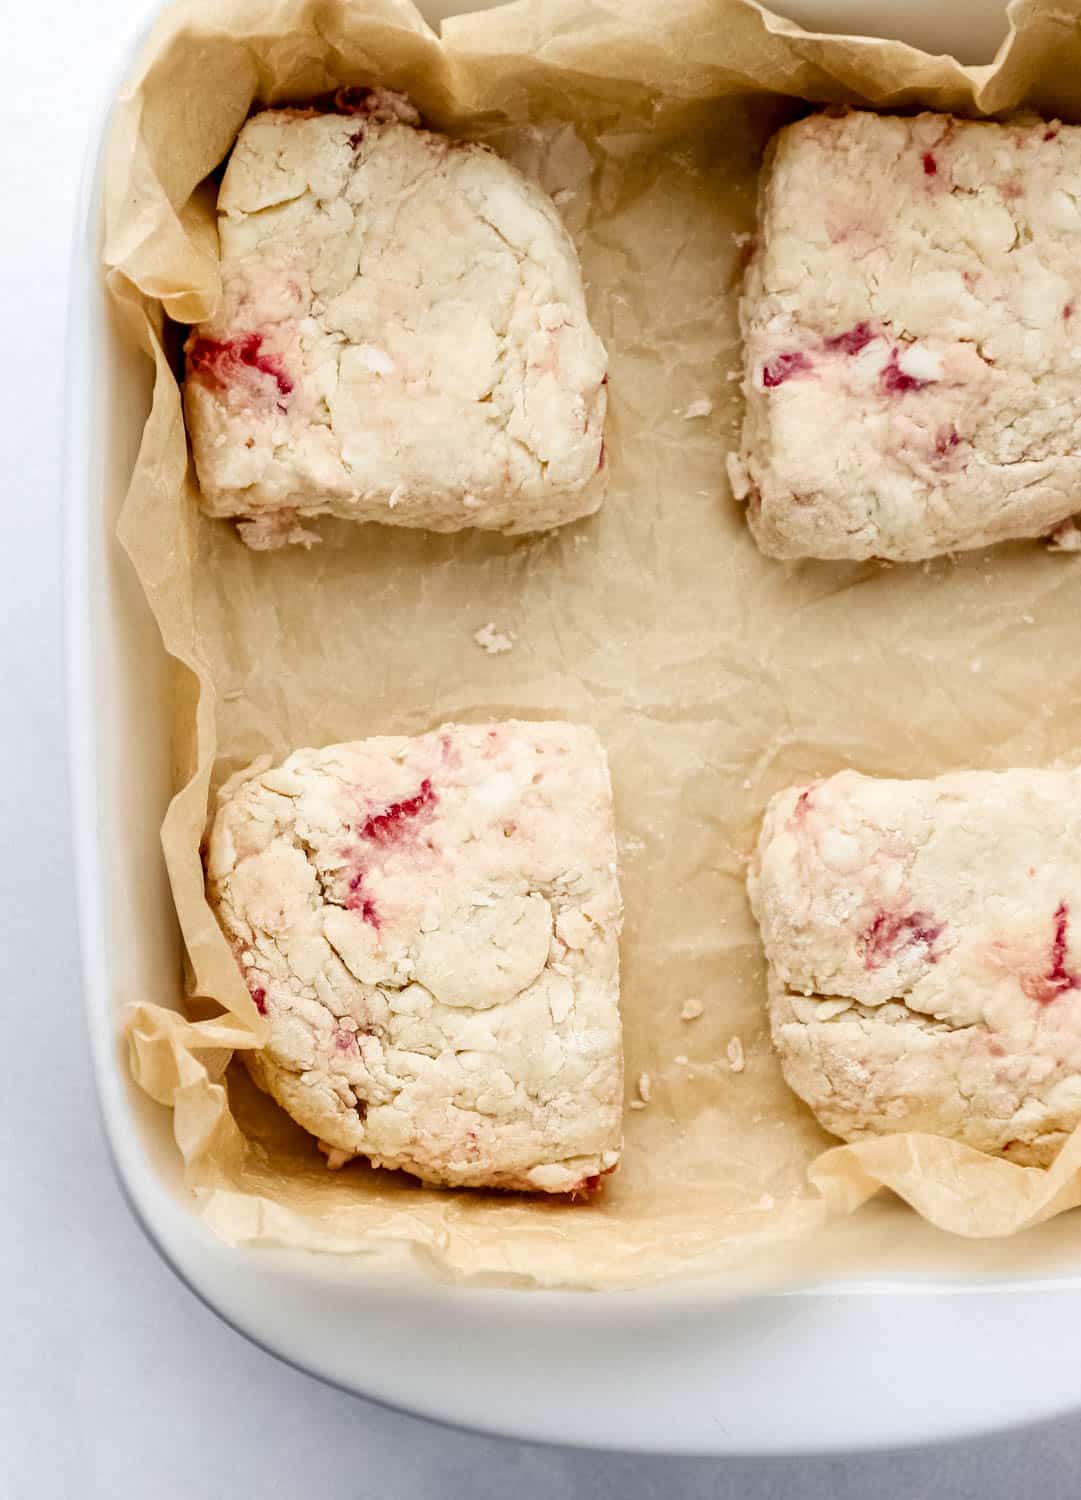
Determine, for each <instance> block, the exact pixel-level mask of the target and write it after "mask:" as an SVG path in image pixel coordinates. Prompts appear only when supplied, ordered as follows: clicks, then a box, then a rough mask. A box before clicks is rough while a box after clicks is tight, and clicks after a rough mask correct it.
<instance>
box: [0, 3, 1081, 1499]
mask: <svg viewBox="0 0 1081 1500" xmlns="http://www.w3.org/2000/svg"><path fill="white" fill-rule="evenodd" d="M142 8H143V7H142V3H141V0H96V3H95V4H88V3H86V0H82V3H77V0H53V3H52V4H51V5H49V6H45V5H41V4H39V5H38V6H36V7H28V8H27V9H26V10H25V11H24V12H23V14H22V15H21V16H19V17H13V16H7V15H6V16H5V21H6V23H7V25H6V27H5V31H6V39H7V46H8V55H7V61H8V72H9V77H10V78H12V79H13V80H14V83H13V84H9V86H8V87H7V89H6V90H5V92H4V95H3V96H2V98H0V121H2V128H0V184H2V186H3V189H4V196H3V200H2V201H3V203H4V210H3V215H4V226H3V227H4V235H3V239H2V241H0V276H2V287H3V306H4V311H5V325H6V330H7V338H6V357H5V358H4V360H3V363H2V364H0V387H2V391H0V395H2V398H3V399H2V405H0V410H2V411H3V414H4V415H3V419H2V421H0V472H2V473H3V476H4V484H5V493H4V527H3V547H2V548H0V577H2V585H3V593H2V597H3V599H4V603H5V609H4V614H3V620H4V626H5V628H4V630H3V632H2V636H0V673H2V678H0V680H2V681H3V683H4V686H5V689H6V702H7V704H8V705H9V709H8V713H9V723H13V722H14V721H15V718H16V716H17V718H18V722H19V723H20V725H21V726H23V727H22V728H21V729H20V732H19V733H18V734H17V735H15V734H11V733H9V734H8V735H6V736H4V737H3V738H2V741H0V756H2V780H0V785H2V786H3V796H4V809H5V818H4V823H3V827H4V834H5V837H4V842H3V852H2V854H0V912H3V914H4V916H3V929H4V930H3V938H4V941H3V947H2V952H3V963H4V970H5V973H4V978H5V985H4V1003H5V1005H6V1006H7V1008H8V1014H9V1015H10V1014H14V1013H15V1012H16V1011H18V1012H19V1013H20V1023H19V1029H20V1035H22V1036H25V1037H26V1038H27V1039H28V1041H27V1044H26V1045H24V1046H20V1048H19V1050H18V1051H17V1052H14V1053H12V1051H11V1048H10V1047H9V1049H8V1053H9V1055H8V1059H7V1067H6V1070H5V1075H4V1086H3V1089H2V1091H0V1123H2V1127H3V1128H2V1130H0V1189H2V1191H3V1200H2V1201H3V1202H4V1203H5V1205H6V1207H7V1213H6V1215H5V1229H6V1232H5V1233H3V1234H2V1235H0V1286H3V1288H4V1292H5V1295H4V1297H3V1300H2V1302H0V1495H2V1496H3V1497H4V1500H23V1497H31V1496H33V1497H34V1500H54V1497H55V1500H60V1497H63V1500H68V1497H76V1496H77V1497H79V1500H173V1497H176V1500H190V1497H194V1496H203V1495H206V1496H211V1497H217V1496H218V1495H228V1496H229V1497H230V1500H265V1497H267V1496H268V1495H271V1494H274V1495H281V1496H284V1497H287V1500H289V1497H292V1496H308V1495H312V1496H319V1497H320V1500H354V1497H358V1500H359V1497H367V1496H376V1495H378V1496H380V1497H384V1496H385V1497H387V1500H428V1497H434V1496H436V1495H438V1496H440V1497H441V1500H443V1497H445V1500H456V1497H459V1496H461V1497H463V1500H466V1497H469V1500H485V1497H488V1496H497V1495H498V1496H502V1495H505V1494H508V1493H509V1494H511V1495H513V1496H514V1500H541V1497H542V1496H543V1497H545V1500H547V1497H548V1496H550V1495H552V1494H555V1495H561V1494H570V1495H582V1496H587V1497H598V1500H600V1497H608V1496H611V1497H619V1500H647V1497H653V1496H658V1497H660V1496H665V1497H670V1496H671V1497H677V1500H678V1497H684V1496H686V1497H697V1496H703V1497H705V1496H729V1495H731V1496H739V1497H744V1500H760V1497H767V1496H768V1497H773V1496H778V1497H780V1496H784V1497H788V1496H798V1497H801V1500H802V1497H815V1496H819V1495H821V1497H822V1500H848V1497H852V1500H865V1497H867V1496H870V1495H874V1496H876V1497H881V1500H892V1497H895V1496H896V1497H901V1496H909V1495H921V1496H922V1495H934V1496H935V1497H936V1500H949V1497H970V1496H971V1497H987V1500H999V1497H1003V1500H1005V1497H1010V1500H1012V1497H1014V1496H1017V1495H1021V1494H1025V1495H1027V1494H1038V1495H1039V1496H1040V1497H1041V1500H1057V1497H1059V1496H1062V1497H1067V1496H1070V1497H1071V1500H1072V1497H1074V1496H1075V1495H1076V1492H1077V1480H1078V1475H1079V1474H1081V1418H1079V1419H1078V1420H1077V1421H1071V1422H1067V1423H1059V1424H1056V1425H1055V1426H1053V1427H1045V1428H1042V1429H1039V1430H1038V1431H1033V1432H1030V1433H1027V1434H1024V1435H1021V1436H1009V1437H1005V1438H1001V1439H996V1440H993V1441H990V1442H987V1443H980V1444H972V1445H967V1446H964V1447H958V1448H952V1449H947V1450H942V1451H939V1452H935V1453H927V1454H910V1455H904V1456H900V1457H897V1456H884V1457H880V1458H879V1457H874V1458H861V1459H858V1460H817V1461H814V1462H811V1463H801V1462H799V1461H784V1462H779V1461H771V1462H766V1463H715V1462H711V1461H685V1460H679V1461H665V1460H657V1459H641V1458H624V1457H618V1456H612V1455H594V1454H574V1453H562V1452H556V1451H550V1450H544V1449H538V1448H529V1447H524V1446H521V1445H517V1444H510V1443H501V1442H497V1441H493V1440H489V1439H484V1438H477V1437H473V1436H471V1435H468V1434H461V1433H456V1432H448V1431H444V1430H441V1429H438V1428H435V1427H431V1426H427V1425H425V1424H422V1423H420V1422H417V1421H415V1420H413V1419H411V1418H407V1417H401V1416H397V1415H395V1414H393V1413H389V1412H384V1411H381V1410H379V1409H377V1408H375V1407H372V1406H369V1405H366V1404H364V1403H362V1402H360V1401H357V1400H354V1399H353V1398H351V1397H348V1396H344V1395H342V1394H340V1393H338V1392H336V1391H332V1390H328V1389H326V1388H324V1387H322V1386H320V1385H318V1384H317V1383H316V1382H314V1381H312V1380H310V1379H308V1378H307V1377H306V1376H303V1375H299V1374H296V1373H295V1372H293V1371H291V1370H289V1369H286V1368H285V1367H283V1366H281V1365H279V1364H277V1363H276V1362H274V1361H273V1360H271V1359H270V1358H269V1357H268V1356H266V1355H264V1354H262V1353H261V1352H260V1351H258V1350H256V1349H254V1348H252V1347H250V1346H249V1345H248V1344H246V1343H245V1342H244V1341H243V1340H242V1339H241V1338H239V1337H238V1336H237V1335H235V1334H233V1333H232V1332H231V1331H230V1330H228V1329H227V1328H225V1327H223V1326H222V1324H220V1323H219V1322H218V1321H217V1319H216V1318H214V1317H213V1316H212V1315H211V1314H210V1313H208V1312H207V1311H206V1310H205V1309H204V1308H202V1307H201V1306H200V1305H199V1304H198V1303H196V1301H195V1300H194V1299H193V1298H192V1297H191V1296H190V1295H189V1294H188V1293H187V1292H186V1291H185V1290H184V1288H183V1287H181V1286H180V1285H179V1283H178V1282H177V1281H176V1280H175V1278H174V1277H173V1275H172V1273H171V1272H169V1271H168V1270H167V1269H166V1268H165V1267H164V1266H163V1265H162V1264H161V1263H160V1262H159V1261H158V1259H157V1257H156V1256H155V1254H154V1252H153V1251H152V1250H151V1249H150V1247H149V1246H148V1245H147V1243H146V1242H145V1241H144V1240H143V1238H142V1236H141V1234H140V1232H139V1231H138V1229H137V1228H136V1227H135V1225H134V1223H133V1221H132V1219H131V1217H130V1215H129V1213H128V1211H127V1209H126V1207H125V1206H124V1204H123V1203H122V1202H121V1200H120V1197H119V1194H118V1192H117V1189H116V1186H115V1184H114V1181H113V1178H112V1174H111V1171H110V1168H109V1165H108V1162H107V1160H106V1157H105V1152H104V1148H103V1145H102V1141H101V1135H100V1131H99V1129H98V1122H97V1118H96V1114H95V1107H94V1101H93V1097H92V1091H91V1085H90V1079H89V1070H88V1065H87V1058H86V1047H85V1039H84V1032H83V1020H82V1011H81V1004H80V997H79V989H78V973H77V963H76V953H75V936H74V928H73V909H72V892H71V882H70V876H69V869H70V853H69V846H68V840H67V832H66V807H65V797H64V793H63V781H64V768H63V743H62V707H61V656H60V607H61V598H60V573H59V474H60V455H59V449H58V434H59V432H60V424H61V417H60V403H61V392H62V385H63V358H62V331H63V319H64V305H63V286H64V281H65V277H66V268H67V258H68V249H69V242H70V223H71V214H72V210H73V205H74V198H75V190H76V179H77V175H78V171H79V166H80V163H81V159H82V153H83V142H84V138H85V136H84V132H85V125H86V121H87V120H88V119H89V117H90V112H91V108H92V104H93V99H94V90H93V87H92V86H88V80H93V79H94V78H95V76H100V74H101V71H102V70H103V69H104V68H105V67H107V66H108V64H109V62H110V60H111V59H112V58H113V57H115V55H116V53H117V51H118V49H119V46H120V44H121V41H122V40H123V39H124V38H125V37H126V36H127V34H128V33H129V31H130V28H131V25H132V21H133V18H134V16H135V15H136V14H137V13H138V12H139V11H140V10H141V9H142ZM43 51H45V52H46V53H47V55H48V56H49V57H50V58H51V59H52V62H51V65H49V66H47V67H46V66H42V65H40V64H39V63H38V61H37V59H38V57H39V56H40V55H41V53H42V52H43ZM943 1357H944V1358H948V1351H945V1350H944V1351H943ZM1039 1357H1040V1355H1039V1350H1038V1349H1034V1350H1033V1351H1032V1359H1033V1360H1038V1359H1039ZM196 1367H198V1369H199V1370H200V1371H201V1372H202V1373H200V1375H199V1376H198V1377H197V1378H196V1377H195V1376H194V1375H193V1371H194V1370H195V1369H196Z"/></svg>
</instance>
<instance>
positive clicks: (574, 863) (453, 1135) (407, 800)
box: [207, 721, 622, 1193]
mask: <svg viewBox="0 0 1081 1500" xmlns="http://www.w3.org/2000/svg"><path fill="white" fill-rule="evenodd" d="M207 877H208V890H209V895H210V900H211V902H212V904H213V906H214V908H215V910H216V911H217V914H218V918H219V921H220V922H221V924H222V927H223V928H224V930H225V933H226V935H227V937H228V938H229V941H230V943H231V944H232V947H233V950H234V952H235V954H236V956H237V959H238V961H239V963H240V966H241V969H242V971H243V973H244V976H245V979H246V981H247V984H248V989H249V991H250V993H251V995H252V998H253V1000H254V1001H255V1003H256V1006H257V1007H258V1008H259V1009H260V1010H261V1011H262V1012H263V1013H264V1014H265V1015H266V1017H267V1018H268V1021H269V1023H270V1036H269V1041H268V1043H267V1045H266V1047H265V1049H264V1050H263V1051H262V1052H261V1053H258V1054H256V1055H255V1056H254V1057H253V1058H252V1060H251V1064H250V1065H251V1067H252V1071H253V1073H254V1076H255V1078H256V1081H257V1082H259V1083H260V1084H261V1085H262V1086H263V1087H264V1088H265V1089H267V1090H268V1091H269V1092H270V1093H271V1094H273V1096H274V1097H275V1098H276V1099H277V1100H278V1102H279V1103H280V1104H281V1105H282V1106H283V1107H284V1108H285V1109H286V1110H287V1111H288V1112H289V1113H290V1114H291V1115H292V1116H293V1118H294V1119H296V1120H297V1121H299V1123H300V1124H301V1125H303V1126H304V1127H305V1129H307V1130H309V1131H311V1132H312V1133H313V1134H314V1135H316V1136H317V1137H318V1138H319V1139H320V1141H321V1142H322V1143H323V1144H324V1146H325V1148H326V1149H327V1151H328V1153H329V1154H330V1155H331V1159H332V1162H333V1163H335V1164H337V1163H338V1162H340V1161H342V1160H344V1159H347V1158H348V1157H350V1156H352V1155H354V1154H360V1155H363V1156H366V1157H368V1158H370V1160H371V1161H372V1162H373V1163H374V1164H375V1165H376V1166H382V1167H397V1168H402V1169H404V1170H405V1171H407V1172H412V1173H414V1174H415V1175H416V1176H417V1177H420V1178H423V1179H424V1180H425V1181H426V1182H431V1183H442V1184H447V1185H463V1186H471V1187H500V1188H519V1189H524V1190H527V1191H542V1192H550V1193H567V1192H574V1191H577V1190H580V1189H583V1188H586V1187H592V1186H595V1185H596V1182H597V1180H598V1179H599V1178H600V1177H601V1176H602V1175H603V1174H604V1173H606V1172H610V1171H612V1170H613V1169H614V1167H615V1166H616V1164H617V1162H618V1160H619V1153H620V1149H621V1121H622V1058H621V1032H620V1019H619V948H618V944H619V933H620V926H621V920H622V908H621V903H620V894H619V885H618V881H617V874H616V846H615V835H614V828H613V820H612V796H611V787H610V784H609V778H608V768H607V761H606V758H605V755H604V751H603V750H602V748H601V745H600V743H599V741H598V740H597V738H596V736H595V735H594V734H593V732H592V731H591V730H589V729H584V728H580V727H576V726H573V725H568V724H554V723H553V724H533V723H519V722H514V721H510V722H507V723H500V724H493V725H481V726H479V727H476V726H470V727H462V726H456V725H448V726H446V727H444V728H443V729H441V730H439V731H437V732H435V733H432V734H424V735H420V736H418V737H416V738H412V739H405V738H402V739H390V738H385V739H371V740H364V741H361V742H360V743H357V744H347V745H332V746H330V747H329V748H327V749H323V750H298V751H297V752H296V753H295V754H293V755H291V756H290V757H289V758H288V760H286V761H285V762H284V764H283V765H281V766H279V767H277V768H276V769H274V770H266V771H261V772H259V773H257V774H255V775H254V776H250V777H248V778H247V779H244V778H243V777H241V778H238V779H236V780H234V782H232V783H229V784H228V785H227V786H226V787H225V788H224V790H223V793H222V797H221V804H220V808H219V811H218V813H217V817H216V819H215V822H214V826H213V830H212V833H211V838H210V844H209V853H208V861H207Z"/></svg>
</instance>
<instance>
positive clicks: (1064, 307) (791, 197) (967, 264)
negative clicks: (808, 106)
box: [729, 113, 1081, 561]
mask: <svg viewBox="0 0 1081 1500" xmlns="http://www.w3.org/2000/svg"><path fill="white" fill-rule="evenodd" d="M741 322H742V328H743V337H744V382H743V389H744V394H745V397H746V403H747V405H746V418H745V424H744V429H743V438H742V445H741V449H740V452H739V454H738V455H735V454H733V455H731V456H730V458H729V470H730V474H731V477H732V482H733V488H734V490H735V493H736V496H737V498H739V499H746V500H747V501H748V510H747V514H748V520H749V522H750V526H751V529H752V531H753V532H754V535H755V538H756V540H757V542H758V545H759V546H760V547H761V549H762V550H763V552H766V553H769V554H770V556H773V557H818V558H868V557H882V558H894V559H897V560H899V561H906V560H907V561H911V560H915V559H918V558H929V557H935V556H936V555H938V554H940V553H944V552H949V551H953V550H955V549H957V550H960V549H965V548H971V547H981V546H984V545H986V544H988V543H991V542H1001V541H1005V540H1007V539H1009V538H1017V537H1038V536H1043V535H1045V534H1047V533H1048V532H1051V531H1052V530H1053V529H1054V528H1056V527H1058V526H1059V525H1060V524H1061V523H1062V522H1063V521H1064V520H1066V518H1067V517H1069V516H1070V515H1071V513H1072V512H1074V511H1075V510H1077V509H1078V508H1079V507H1081V405H1079V403H1078V400H1077V392H1078V389H1079V386H1081V128H1078V127H1071V126H1065V125H1059V124H1057V123H1052V124H1048V123H1047V122H1046V121H1044V120H1039V119H1035V118H1032V117H1028V118H1026V119H1023V120H1020V121H1017V122H1014V123H1011V124H1008V125H999V124H990V123H986V122H976V123H973V122H966V121H961V120H955V119H953V118H951V117H950V116H948V115H936V114H922V115H918V116H916V117H915V118H904V119H902V118H897V117H895V116H889V115H884V116H883V115H874V114H867V113H850V114H841V115H837V114H816V115H811V116H810V117H809V118H807V119H804V120H801V121H799V122H798V123H797V124H794V125H790V126H788V127H787V128H785V129H784V130H782V131H781V132H780V133H779V135H778V136H777V137H776V138H775V140H774V143H773V144H772V146H771V150H770V153H769V157H768V160H767V167H766V170H765V172H764V175H763V181H762V186H761V190H760V200H759V227H758V239H757V244H756V248H755V251H754V253H753V256H752V259H751V263H750V266H749V268H748V272H747V277H746V283H745V287H744V292H743V298H742V303H741Z"/></svg>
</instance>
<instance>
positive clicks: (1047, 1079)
mask: <svg viewBox="0 0 1081 1500" xmlns="http://www.w3.org/2000/svg"><path fill="white" fill-rule="evenodd" d="M749 887H750V897H751V904H752V906H753V908H754V912H755V915H756V917H757V919H758V923H759V926H760V928H761V932H762V941H763V945H764V947H765V953H766V958H767V961H768V964H769V1008H770V1021H771V1027H772V1033H773V1042H774V1045H775V1047H776V1049H777V1052H778V1053H779V1055H780V1059H781V1063H782V1066H783V1069H784V1074H785V1078H786V1079H787V1081H788V1083H789V1085H790V1087H791V1088H792V1089H793V1090H794V1091H795V1092H796V1093H797V1094H798V1095H799V1096H800V1097H801V1098H802V1099H804V1100H805V1101H806V1102H807V1103H808V1104H809V1105H810V1107H811V1109H812V1110H813V1111H814V1113H815V1115H816V1116H817V1118H818V1119H819V1121H820V1122H821V1124H822V1125H824V1126H825V1128H826V1129H827V1130H829V1131H832V1132H833V1134H834V1135H839V1136H842V1137H843V1138H844V1139H845V1140H859V1139H860V1138H861V1137H864V1136H871V1135H881V1134H885V1133H889V1132H893V1131H900V1130H924V1131H931V1132H934V1133H936V1134H939V1135H946V1136H951V1137H953V1138H955V1139H957V1140H960V1141H964V1142H966V1143H967V1144H968V1145H970V1146H975V1147H977V1148H978V1149H980V1150H982V1151H988V1152H993V1153H997V1154H1001V1155H1003V1156H1005V1157H1006V1158H1007V1159H1008V1160H1010V1161H1015V1162H1020V1163H1022V1164H1023V1165H1027V1166H1044V1165H1046V1164H1047V1163H1048V1162H1049V1161H1051V1160H1052V1159H1053V1157H1054V1156H1055V1154H1056V1152H1057V1150H1058V1148H1059V1147H1060V1146H1061V1144H1062V1142H1063V1141H1064V1140H1065V1139H1066V1137H1067V1135H1068V1134H1069V1133H1070V1131H1072V1130H1073V1129H1074V1127H1075V1126H1076V1125H1077V1124H1078V1122H1079V1121H1081V771H1070V770H1068V771H1022V770H1017V771H1002V772H989V771H970V772H961V773H957V774H954V775H949V776H942V777H939V778H938V779H937V780H934V781H887V780H879V779H876V778H875V777H871V776H862V775H859V774H857V773H856V772H854V771H843V772H841V774H840V775H837V776H831V777H829V778H828V779H826V780H824V781H818V782H812V783H811V784H810V785H809V786H804V787H790V788H788V790H787V791H784V792H781V793H780V794H779V795H778V796H776V797H774V798H773V800H772V801H771V802H770V804H769V807H768V809H767V811H766V816H765V822H764V825H763V828H762V835H761V839H760V841H759V845H758V851H757V855H756V857H755V860H754V862H753V864H752V869H751V873H750V881H749Z"/></svg>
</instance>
